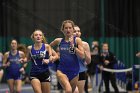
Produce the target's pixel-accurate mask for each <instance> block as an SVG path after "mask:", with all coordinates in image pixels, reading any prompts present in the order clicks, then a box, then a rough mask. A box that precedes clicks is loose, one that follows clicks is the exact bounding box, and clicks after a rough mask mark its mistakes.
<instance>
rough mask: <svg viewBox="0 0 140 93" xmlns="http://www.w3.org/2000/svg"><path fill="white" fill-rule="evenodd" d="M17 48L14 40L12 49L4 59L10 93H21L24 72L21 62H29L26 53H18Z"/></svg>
mask: <svg viewBox="0 0 140 93" xmlns="http://www.w3.org/2000/svg"><path fill="white" fill-rule="evenodd" d="M17 46H18V43H17V40H16V39H12V40H11V49H10V50H9V51H8V52H6V53H5V54H4V57H3V67H5V68H6V79H7V83H8V86H9V89H10V93H15V92H16V93H21V89H22V80H21V75H22V73H23V72H24V67H23V65H22V64H21V62H26V61H27V59H26V57H25V54H24V52H22V51H18V50H17Z"/></svg>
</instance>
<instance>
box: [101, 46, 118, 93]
mask: <svg viewBox="0 0 140 93" xmlns="http://www.w3.org/2000/svg"><path fill="white" fill-rule="evenodd" d="M100 62H101V65H100V69H101V70H102V69H103V68H109V69H114V64H116V62H117V60H116V57H115V56H114V54H113V53H112V52H110V51H109V46H108V43H103V44H102V51H101V54H100ZM102 76H103V80H104V83H105V91H106V93H110V88H109V81H111V85H112V87H113V88H114V90H115V93H119V90H118V87H117V84H116V76H115V73H111V72H106V71H102Z"/></svg>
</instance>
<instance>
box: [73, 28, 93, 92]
mask: <svg viewBox="0 0 140 93" xmlns="http://www.w3.org/2000/svg"><path fill="white" fill-rule="evenodd" d="M74 36H76V37H81V31H80V28H79V27H78V26H77V25H75V26H74ZM82 44H83V48H84V53H85V58H84V59H81V58H80V57H78V60H79V65H80V70H79V81H78V84H77V88H76V90H75V92H74V93H84V86H85V81H86V78H87V67H86V65H87V64H89V63H90V62H91V54H90V48H89V44H88V43H87V42H85V41H82Z"/></svg>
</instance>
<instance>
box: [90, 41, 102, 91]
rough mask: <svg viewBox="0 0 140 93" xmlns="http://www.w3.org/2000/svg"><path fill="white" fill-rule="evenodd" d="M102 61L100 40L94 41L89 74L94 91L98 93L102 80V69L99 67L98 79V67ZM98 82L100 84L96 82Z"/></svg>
mask: <svg viewBox="0 0 140 93" xmlns="http://www.w3.org/2000/svg"><path fill="white" fill-rule="evenodd" d="M99 63H100V48H99V43H98V41H93V42H92V45H91V63H90V64H89V65H88V75H89V77H90V81H91V86H92V92H93V93H94V92H95V93H96V92H97V91H98V88H99V83H100V82H99V81H100V80H101V74H100V70H99V69H98V72H97V73H98V74H97V75H98V81H97V80H96V75H95V74H96V70H97V69H96V67H97V65H98V64H99ZM96 82H97V83H98V86H97V84H96Z"/></svg>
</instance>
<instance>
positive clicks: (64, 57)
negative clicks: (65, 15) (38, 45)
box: [50, 20, 84, 93]
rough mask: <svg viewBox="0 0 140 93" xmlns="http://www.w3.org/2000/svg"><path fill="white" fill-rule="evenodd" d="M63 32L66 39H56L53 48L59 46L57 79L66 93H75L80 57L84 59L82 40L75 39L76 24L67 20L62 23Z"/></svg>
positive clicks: (52, 43) (52, 44)
mask: <svg viewBox="0 0 140 93" xmlns="http://www.w3.org/2000/svg"><path fill="white" fill-rule="evenodd" d="M61 31H62V32H63V34H64V38H56V39H55V40H54V41H52V42H51V43H50V45H51V46H59V53H60V63H59V65H58V68H57V72H56V75H57V78H58V80H59V83H60V84H61V86H62V87H63V89H64V91H65V93H73V92H74V90H75V88H76V86H77V83H78V78H79V75H78V74H79V61H78V56H79V57H80V58H81V59H83V58H84V49H83V45H82V40H81V39H80V38H79V37H74V35H73V32H74V22H73V21H71V20H65V21H63V22H62V25H61Z"/></svg>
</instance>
